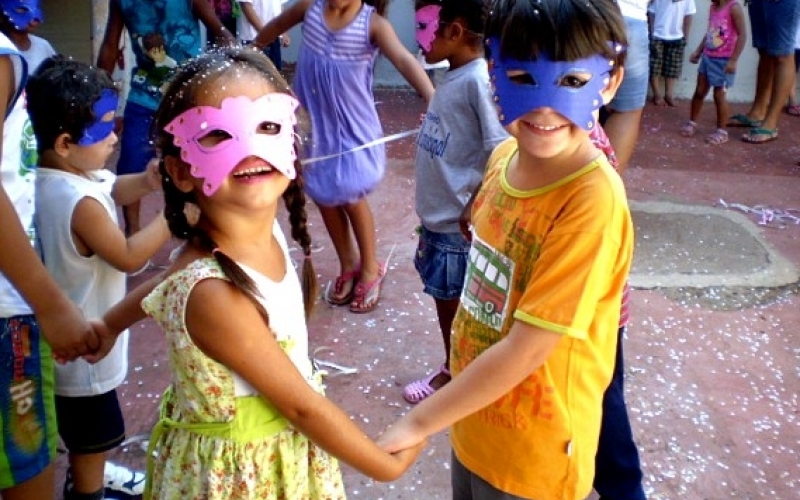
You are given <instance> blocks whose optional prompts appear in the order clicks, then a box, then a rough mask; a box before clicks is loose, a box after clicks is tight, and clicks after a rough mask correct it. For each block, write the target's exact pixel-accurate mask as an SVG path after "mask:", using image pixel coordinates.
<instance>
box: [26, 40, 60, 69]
mask: <svg viewBox="0 0 800 500" xmlns="http://www.w3.org/2000/svg"><path fill="white" fill-rule="evenodd" d="M28 36H29V37H30V39H31V46H30V47H29V48H28V50H20V52H22V57H24V58H25V60H26V61H28V74H29V75H32V74H33V73H34V71H36V68H38V67H39V65H40V64H42V61H44V60H45V59H47V58H48V57H50V56H54V55H56V51H55V50H54V49H53V46H52V45H50V42H48V41H47V40H45V39H44V38H42V37H39V36H36V35H28Z"/></svg>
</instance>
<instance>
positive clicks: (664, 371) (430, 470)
mask: <svg viewBox="0 0 800 500" xmlns="http://www.w3.org/2000/svg"><path fill="white" fill-rule="evenodd" d="M379 98H380V99H381V100H382V104H381V105H380V109H381V113H382V116H383V118H384V123H385V124H386V125H385V128H386V132H387V133H394V132H398V131H401V130H406V129H408V128H413V127H414V126H415V125H416V123H417V120H418V117H419V114H420V113H421V112H422V110H423V109H422V104H421V102H419V100H418V99H417V98H416V96H414V95H413V94H410V93H406V92H394V91H386V92H379ZM740 110H742V107H741V106H739V107H738V108H737V109H736V111H740ZM712 112H713V106H709V107H708V108H707V109H706V113H705V114H704V115H703V117H702V119H701V120H700V126H701V134H700V135H699V136H698V137H697V138H691V139H686V138H682V137H680V136H679V135H678V133H677V130H678V128H679V127H680V125H681V124H682V123H683V121H684V120H685V119H686V115H687V113H688V110H687V103H680V106H679V107H678V108H654V107H648V108H647V110H646V114H645V120H644V125H643V129H642V136H641V140H640V143H639V147H638V149H637V152H636V154H635V155H634V158H633V161H632V165H631V167H630V169H629V170H628V172H627V173H626V174H625V182H626V185H627V188H628V194H629V197H630V198H631V199H632V200H634V201H635V203H634V204H633V205H634V220H635V223H636V226H637V255H636V261H635V267H634V275H633V276H632V282H633V283H634V285H635V287H636V288H635V290H634V292H633V294H632V301H633V302H632V304H633V311H632V314H633V320H632V324H631V328H630V333H629V338H628V339H627V340H626V345H625V349H626V357H627V360H626V361H627V362H626V368H627V369H626V372H627V396H628V402H629V406H630V412H631V415H632V419H633V425H634V427H635V432H636V438H637V441H638V443H639V446H640V450H641V454H642V460H643V464H644V469H645V474H646V488H647V491H648V492H649V496H650V498H651V499H654V500H655V499H678V498H688V499H697V500H705V499H708V500H722V499H742V500H751V499H761V498H770V499H792V498H800V494H798V493H797V491H798V489H799V488H800V457H798V453H800V425H799V422H798V417H800V415H798V393H799V392H800V347H799V346H800V342H798V333H797V327H798V325H800V309H799V308H798V306H800V299H798V277H797V267H798V266H800V244H799V243H800V242H799V241H798V240H800V225H798V224H794V223H793V222H792V221H790V220H789V219H781V218H780V217H775V218H774V219H773V220H772V222H769V223H766V224H765V225H759V224H758V222H759V220H760V219H761V216H760V215H759V214H760V213H767V215H769V213H770V212H768V211H766V209H771V210H772V212H771V213H773V214H777V215H778V216H779V215H780V212H775V210H786V209H791V208H800V196H798V193H799V192H800V167H798V164H797V162H798V160H800V147H798V144H799V143H798V137H800V120H798V119H796V118H792V117H788V116H786V117H784V118H783V119H782V123H781V137H780V139H779V140H778V141H775V142H772V143H769V144H765V145H758V146H756V145H747V144H744V143H741V142H739V141H738V140H736V135H735V134H734V135H732V141H731V142H730V143H729V144H727V145H724V146H708V145H706V144H704V143H703V140H702V137H703V133H704V132H706V131H707V130H708V131H710V129H711V125H712V121H713V120H712ZM706 129H707V130H706ZM733 132H735V131H733ZM412 151H413V142H412V141H411V140H405V141H402V142H399V143H395V144H392V145H391V146H390V147H389V156H390V162H389V167H388V174H387V177H386V180H385V181H384V182H383V184H382V185H381V187H380V189H378V191H377V192H376V193H374V195H373V196H372V197H371V202H372V207H373V210H374V212H375V214H376V218H377V226H378V243H379V249H380V253H381V255H383V256H388V255H389V254H390V253H392V260H391V264H390V270H389V273H388V276H387V280H386V284H385V288H384V295H383V299H382V301H381V304H380V306H379V308H378V309H377V310H376V311H375V312H373V313H371V314H368V315H361V316H357V315H353V314H350V313H348V312H347V311H346V309H344V308H333V307H330V306H328V305H326V304H324V303H320V305H319V306H318V308H317V311H316V314H315V315H314V317H313V319H312V321H311V324H310V330H311V343H312V345H313V346H314V347H317V348H319V349H320V350H321V351H320V352H318V353H317V355H316V356H317V357H318V358H319V359H322V360H326V361H330V362H333V363H338V364H340V365H343V366H347V367H353V368H356V369H357V370H358V372H357V373H356V374H351V375H339V376H332V377H330V378H328V379H327V384H328V394H329V396H330V397H331V398H332V399H334V400H335V401H337V402H338V403H339V404H341V406H343V407H344V408H346V409H347V410H348V411H350V412H351V414H352V416H353V419H355V420H356V421H357V422H359V424H361V425H362V426H363V427H364V428H365V429H367V430H368V431H369V432H370V433H372V434H377V433H378V432H380V431H381V430H382V429H383V428H385V427H386V426H387V425H388V424H390V423H391V422H393V421H394V420H395V419H396V418H397V417H399V416H400V415H402V414H403V413H404V412H405V411H407V409H408V406H407V405H406V404H405V402H404V401H403V399H402V396H401V393H400V391H401V388H402V386H403V385H404V384H405V383H407V382H409V381H411V380H413V379H415V378H417V377H419V376H420V375H422V374H424V373H425V372H427V371H429V370H432V369H433V368H434V367H436V366H438V365H439V364H440V363H441V361H442V359H443V348H442V345H441V340H440V334H439V332H438V327H437V323H436V317H435V312H434V310H433V303H432V301H431V300H430V298H429V297H426V296H425V295H423V294H422V293H421V292H420V284H419V280H418V277H417V276H416V273H415V271H414V270H413V266H412V264H411V258H412V256H413V252H414V249H415V245H416V239H415V234H414V227H415V226H416V224H417V220H416V217H415V215H414V211H413V204H412V198H413V191H414V186H413V156H412ZM159 203H160V201H159V200H158V198H157V197H152V198H151V199H149V200H148V203H147V209H148V210H149V211H150V212H151V213H152V212H153V211H154V210H156V208H157V206H158V204H159ZM726 205H727V208H726ZM759 206H760V208H756V209H755V210H756V211H755V212H753V211H749V212H748V209H753V207H759ZM794 215H800V214H799V213H798V212H794ZM311 229H312V231H313V234H314V235H315V236H316V245H317V250H318V252H317V253H316V254H315V261H316V265H317V269H318V272H319V273H320V277H321V280H322V283H325V282H326V281H327V280H329V279H331V278H332V277H333V275H334V274H335V272H336V271H337V269H336V266H335V259H334V256H333V254H332V250H331V248H330V243H329V240H328V239H327V237H326V235H325V232H324V229H323V227H322V224H321V222H320V221H319V218H318V215H317V214H316V213H312V228H311ZM165 258H166V251H165V252H162V254H161V255H160V256H159V257H158V259H156V260H157V261H158V260H159V259H160V261H161V262H163V261H164V259H165ZM138 279H140V278H137V279H132V280H131V281H132V284H135V283H136V282H138V281H137V280H138ZM130 356H131V369H130V374H129V377H128V380H127V381H126V383H125V385H124V386H123V387H122V389H121V396H122V400H123V403H124V405H125V408H124V411H125V414H126V417H127V422H128V427H129V434H130V435H131V436H135V435H138V434H142V433H147V432H148V431H149V429H150V428H151V426H152V425H153V423H154V421H155V418H156V408H157V403H158V398H159V394H160V392H161V391H162V390H163V389H164V387H165V386H166V384H167V382H168V369H167V365H166V356H165V353H164V343H163V341H162V339H161V336H160V333H159V332H158V331H157V329H155V328H154V326H153V325H152V324H151V323H149V322H145V323H142V324H141V325H139V326H137V327H136V328H135V329H134V333H133V337H132V342H131V354H130ZM113 458H114V460H115V461H117V462H120V463H125V464H128V465H132V466H134V467H137V468H142V467H143V465H144V453H143V452H142V451H141V449H140V448H139V446H138V444H137V443H131V444H130V445H128V446H126V447H124V448H123V449H121V450H119V451H118V452H116V453H115V454H114V457H113ZM61 461H62V463H63V458H62V459H61ZM448 461H449V448H448V444H447V437H446V435H445V434H444V433H442V434H441V435H439V436H436V437H434V438H433V439H432V440H431V442H430V445H429V447H428V448H427V449H426V450H425V452H424V453H423V455H422V457H421V458H420V460H419V461H418V463H417V464H416V465H415V466H414V468H413V469H412V470H411V471H409V473H408V474H407V475H406V476H405V477H403V478H402V479H401V480H399V481H397V482H395V483H392V484H380V483H375V482H373V481H370V480H368V479H366V478H364V477H363V476H360V475H358V474H356V473H354V472H352V471H351V470H349V469H345V473H346V482H347V487H348V491H349V494H350V497H351V498H364V499H387V500H388V499H420V500H435V499H446V498H449V494H450V493H449V465H448ZM62 469H63V467H62Z"/></svg>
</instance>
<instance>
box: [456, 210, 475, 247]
mask: <svg viewBox="0 0 800 500" xmlns="http://www.w3.org/2000/svg"><path fill="white" fill-rule="evenodd" d="M458 227H459V229H461V235H462V236H464V239H465V240H467V241H469V242H471V241H472V205H471V204H470V205H469V206H467V207H466V208H465V209H464V211H463V212H461V217H459V218H458Z"/></svg>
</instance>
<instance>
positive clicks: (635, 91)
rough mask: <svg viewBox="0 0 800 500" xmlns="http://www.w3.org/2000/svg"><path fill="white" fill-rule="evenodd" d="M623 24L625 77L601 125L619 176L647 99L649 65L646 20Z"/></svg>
mask: <svg viewBox="0 0 800 500" xmlns="http://www.w3.org/2000/svg"><path fill="white" fill-rule="evenodd" d="M625 24H626V27H627V30H628V44H629V45H628V53H627V56H626V58H625V78H624V79H623V80H622V85H620V87H619V89H618V90H617V94H616V96H615V97H614V99H613V100H612V101H611V103H610V104H609V105H608V111H609V113H608V117H607V118H606V119H605V121H604V123H603V128H604V129H605V131H606V134H607V135H608V138H609V139H610V141H611V144H612V146H614V150H615V151H616V154H617V159H618V160H619V167H618V171H619V172H620V174H621V173H623V172H624V171H625V169H626V168H627V167H628V162H629V161H630V159H631V155H633V149H634V147H635V146H636V141H637V139H638V138H639V125H640V124H641V121H642V110H643V108H644V104H645V101H646V100H647V84H648V79H649V78H648V74H649V64H650V56H649V43H650V42H649V40H648V35H647V21H644V20H636V19H628V18H626V19H625Z"/></svg>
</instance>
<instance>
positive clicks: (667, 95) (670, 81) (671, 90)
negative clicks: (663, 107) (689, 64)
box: [664, 78, 678, 106]
mask: <svg viewBox="0 0 800 500" xmlns="http://www.w3.org/2000/svg"><path fill="white" fill-rule="evenodd" d="M677 81H678V79H677V78H664V102H665V103H667V106H675V101H674V98H673V96H674V95H675V82H677Z"/></svg>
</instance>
